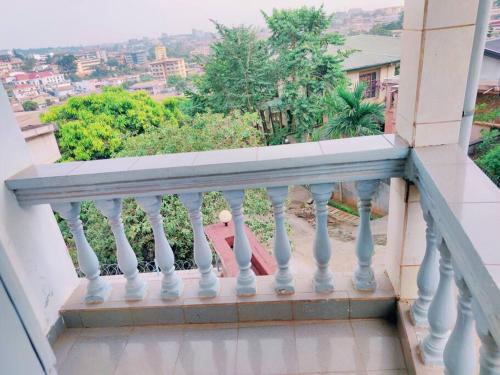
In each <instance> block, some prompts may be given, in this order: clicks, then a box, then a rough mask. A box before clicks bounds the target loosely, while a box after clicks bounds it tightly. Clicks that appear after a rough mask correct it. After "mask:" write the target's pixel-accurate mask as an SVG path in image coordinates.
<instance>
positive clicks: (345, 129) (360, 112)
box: [323, 83, 384, 138]
mask: <svg viewBox="0 0 500 375" xmlns="http://www.w3.org/2000/svg"><path fill="white" fill-rule="evenodd" d="M365 88H366V86H365V84H364V83H358V84H357V85H356V86H355V87H354V89H353V90H352V91H351V90H348V89H347V88H345V87H344V86H341V87H338V88H337V90H336V95H335V96H332V97H330V98H327V99H326V100H325V105H326V107H327V108H328V109H329V113H328V117H329V120H328V122H327V123H326V124H325V126H324V129H323V134H324V135H325V136H326V137H327V138H344V137H357V136H362V135H373V134H379V133H380V132H381V131H380V129H381V124H383V123H384V106H383V105H382V104H379V103H373V102H370V101H367V100H364V99H363V93H364V91H365Z"/></svg>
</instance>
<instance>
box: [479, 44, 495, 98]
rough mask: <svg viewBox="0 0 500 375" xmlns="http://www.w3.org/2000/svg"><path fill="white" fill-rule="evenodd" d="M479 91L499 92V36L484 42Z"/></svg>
mask: <svg viewBox="0 0 500 375" xmlns="http://www.w3.org/2000/svg"><path fill="white" fill-rule="evenodd" d="M479 91H480V92H486V91H488V92H500V38H497V39H493V40H488V41H487V42H486V44H485V47H484V56H483V63H482V65H481V76H480V83H479Z"/></svg>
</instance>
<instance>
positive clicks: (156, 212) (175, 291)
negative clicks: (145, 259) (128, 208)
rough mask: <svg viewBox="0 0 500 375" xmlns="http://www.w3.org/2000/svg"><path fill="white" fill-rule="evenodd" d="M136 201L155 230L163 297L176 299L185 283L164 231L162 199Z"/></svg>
mask: <svg viewBox="0 0 500 375" xmlns="http://www.w3.org/2000/svg"><path fill="white" fill-rule="evenodd" d="M136 200H137V203H139V205H140V206H141V207H142V209H143V210H144V211H145V212H146V214H147V215H148V218H149V222H150V223H151V227H152V228H153V235H154V238H155V259H156V261H157V263H158V265H159V266H160V269H161V272H162V273H163V278H162V282H161V297H162V298H163V299H165V300H171V299H176V298H178V297H179V296H180V295H181V293H182V289H183V283H182V279H181V278H180V277H179V275H178V274H177V273H175V267H174V253H173V251H172V248H171V247H170V244H169V243H168V240H167V237H166V236H165V231H164V229H163V218H162V216H161V214H160V208H161V202H162V197H161V196H154V197H138V198H136Z"/></svg>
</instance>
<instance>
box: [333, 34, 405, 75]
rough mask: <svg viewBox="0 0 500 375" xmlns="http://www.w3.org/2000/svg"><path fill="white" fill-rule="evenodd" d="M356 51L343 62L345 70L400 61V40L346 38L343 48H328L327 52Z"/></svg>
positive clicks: (361, 36) (370, 36) (360, 36)
mask: <svg viewBox="0 0 500 375" xmlns="http://www.w3.org/2000/svg"><path fill="white" fill-rule="evenodd" d="M338 50H342V51H345V50H356V52H353V53H352V54H351V55H350V56H349V57H348V58H347V59H345V60H344V62H343V66H344V68H345V70H347V71H349V70H359V69H363V68H369V67H374V66H379V65H385V64H390V63H396V62H399V61H400V60H401V39H400V38H398V37H392V36H381V35H366V34H361V35H354V36H348V37H346V40H345V44H344V45H343V46H330V47H329V51H330V52H332V53H336V52H337V51H338Z"/></svg>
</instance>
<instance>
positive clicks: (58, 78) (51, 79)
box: [13, 71, 67, 90]
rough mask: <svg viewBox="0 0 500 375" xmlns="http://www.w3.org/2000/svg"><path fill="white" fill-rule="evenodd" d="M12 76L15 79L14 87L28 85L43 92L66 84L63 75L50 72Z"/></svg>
mask: <svg viewBox="0 0 500 375" xmlns="http://www.w3.org/2000/svg"><path fill="white" fill-rule="evenodd" d="M13 76H14V78H15V81H14V84H16V85H20V84H29V85H34V86H36V87H37V88H41V89H44V90H47V89H50V88H53V87H55V86H58V85H61V84H64V83H67V80H66V78H64V74H55V73H53V72H50V71H43V72H30V73H15V74H14V75H13Z"/></svg>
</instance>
